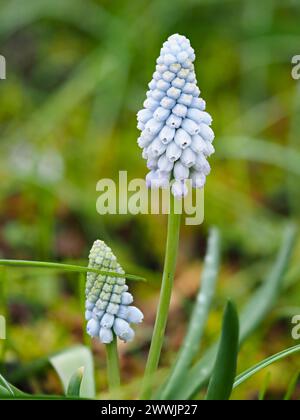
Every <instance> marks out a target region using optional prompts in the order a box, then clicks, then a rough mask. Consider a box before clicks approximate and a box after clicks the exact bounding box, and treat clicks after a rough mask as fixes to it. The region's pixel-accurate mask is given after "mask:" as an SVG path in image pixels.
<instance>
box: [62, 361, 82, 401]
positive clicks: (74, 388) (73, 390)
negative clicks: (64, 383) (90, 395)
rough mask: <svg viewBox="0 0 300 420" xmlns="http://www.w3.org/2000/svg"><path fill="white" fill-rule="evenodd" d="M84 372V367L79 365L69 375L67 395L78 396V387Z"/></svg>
mask: <svg viewBox="0 0 300 420" xmlns="http://www.w3.org/2000/svg"><path fill="white" fill-rule="evenodd" d="M83 374H84V367H83V366H82V367H80V368H79V369H77V371H76V372H75V373H74V374H73V375H72V376H71V379H70V382H69V385H68V389H67V393H66V395H67V396H69V397H80V388H81V383H82V379H83Z"/></svg>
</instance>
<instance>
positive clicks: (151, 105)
mask: <svg viewBox="0 0 300 420" xmlns="http://www.w3.org/2000/svg"><path fill="white" fill-rule="evenodd" d="M194 60H195V53H194V50H193V48H192V47H191V44H190V41H189V40H188V39H187V38H186V37H185V36H182V35H178V34H174V35H171V36H170V37H169V38H168V40H167V41H166V42H165V43H164V44H163V47H162V49H161V51H160V56H159V57H158V59H157V60H156V63H157V65H156V70H155V72H154V74H153V78H152V80H151V82H150V83H149V85H148V86H149V90H148V92H147V94H146V95H147V99H146V100H145V102H144V104H143V105H144V108H143V109H142V110H140V111H139V112H138V114H137V119H138V125H137V127H138V129H139V130H140V131H141V135H140V137H139V138H138V145H139V146H140V147H141V148H142V149H143V153H142V156H143V158H144V159H146V160H147V167H148V169H149V170H150V172H149V173H148V174H147V176H146V182H147V185H148V187H154V188H155V187H156V188H159V187H167V186H168V185H169V182H170V181H172V180H175V181H174V182H173V185H172V193H173V195H174V196H175V197H182V196H185V195H186V194H187V191H188V190H187V185H186V180H187V179H190V180H191V183H192V186H193V187H194V188H203V186H204V184H205V181H206V176H207V175H208V174H209V172H210V165H209V163H208V162H207V157H208V156H210V155H211V154H212V153H214V147H213V145H212V141H213V140H214V133H213V131H212V129H211V127H210V126H211V123H212V118H211V116H210V114H208V113H207V112H206V111H205V108H206V103H205V101H204V100H203V99H202V98H200V90H199V88H198V86H197V80H196V75H195V70H194V64H193V62H194Z"/></svg>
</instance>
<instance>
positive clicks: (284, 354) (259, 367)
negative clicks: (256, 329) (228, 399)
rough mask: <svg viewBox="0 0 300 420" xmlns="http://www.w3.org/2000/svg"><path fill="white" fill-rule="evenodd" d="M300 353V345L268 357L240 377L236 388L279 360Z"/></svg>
mask: <svg viewBox="0 0 300 420" xmlns="http://www.w3.org/2000/svg"><path fill="white" fill-rule="evenodd" d="M299 351H300V344H299V345H297V346H294V347H290V348H288V349H285V350H283V351H281V352H279V353H276V354H274V355H273V356H270V357H268V358H267V359H265V360H263V361H261V362H259V363H257V365H255V366H252V367H251V368H250V369H248V370H246V371H245V372H243V373H241V374H240V375H238V377H237V378H236V380H235V382H234V388H236V387H237V386H239V385H241V384H242V383H243V382H245V381H246V380H247V379H249V378H251V376H253V375H255V374H256V373H258V372H259V371H261V370H262V369H264V368H266V367H267V366H270V365H272V364H273V363H275V362H277V361H278V360H282V359H284V358H286V357H288V356H291V355H292V354H294V353H298V352H299Z"/></svg>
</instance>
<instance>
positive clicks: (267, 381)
mask: <svg viewBox="0 0 300 420" xmlns="http://www.w3.org/2000/svg"><path fill="white" fill-rule="evenodd" d="M270 381H271V372H268V373H267V374H266V376H265V379H264V382H263V385H262V387H261V389H260V391H259V395H258V399H259V401H263V400H264V399H265V396H266V393H267V391H268V388H269V385H270Z"/></svg>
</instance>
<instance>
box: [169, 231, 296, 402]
mask: <svg viewBox="0 0 300 420" xmlns="http://www.w3.org/2000/svg"><path fill="white" fill-rule="evenodd" d="M295 237H296V227H295V226H294V225H289V226H288V227H287V228H286V230H285V234H284V238H283V241H282V245H281V248H280V251H279V253H278V256H277V259H276V261H275V263H274V265H273V267H272V270H271V272H270V274H269V276H268V277H267V279H266V281H265V282H264V283H263V285H262V286H261V287H260V288H259V289H258V290H257V292H256V293H254V295H253V297H252V298H251V299H250V301H249V303H248V304H247V305H246V307H245V309H244V310H243V312H242V315H241V318H240V344H242V343H243V342H244V341H245V340H246V339H247V338H248V336H249V335H250V334H251V333H252V331H253V330H254V329H256V328H257V326H258V325H259V324H260V323H261V322H262V321H263V319H264V318H265V316H266V315H267V314H268V312H269V311H270V309H271V308H272V307H273V305H274V302H275V301H276V299H277V297H278V295H279V293H280V290H281V286H282V282H283V278H284V275H285V272H286V268H287V265H288V263H289V260H290V256H291V253H292V250H293V247H294V243H295ZM217 350H218V346H217V344H215V345H213V346H211V347H210V349H209V350H208V351H207V352H206V353H205V354H204V356H203V357H202V359H201V360H200V361H198V362H197V363H196V364H195V366H193V367H192V368H191V369H190V370H189V372H187V374H186V378H185V380H184V381H182V383H181V387H180V389H179V390H178V392H174V394H172V395H171V396H170V399H185V400H187V399H190V398H191V397H192V396H193V395H195V394H196V393H197V391H198V390H199V389H201V388H202V387H203V386H205V384H206V383H207V381H208V380H209V377H210V375H211V372H212V370H213V366H214V361H215V358H216V354H217Z"/></svg>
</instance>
